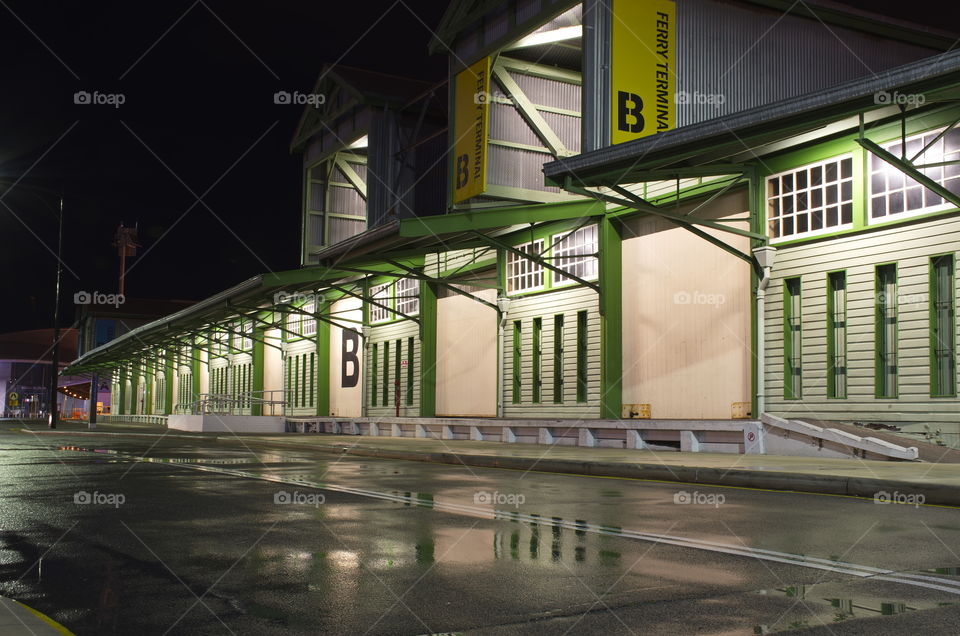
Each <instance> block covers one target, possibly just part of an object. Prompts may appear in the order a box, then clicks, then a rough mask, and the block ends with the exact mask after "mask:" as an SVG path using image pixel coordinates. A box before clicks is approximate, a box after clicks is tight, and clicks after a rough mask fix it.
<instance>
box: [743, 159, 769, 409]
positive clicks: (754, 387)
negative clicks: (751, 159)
mask: <svg viewBox="0 0 960 636" xmlns="http://www.w3.org/2000/svg"><path fill="white" fill-rule="evenodd" d="M747 177H748V178H749V182H748V194H747V197H748V202H747V205H748V206H749V207H750V231H751V232H757V233H763V232H764V228H763V216H762V210H763V209H764V205H765V202H764V192H763V187H762V185H761V184H762V182H761V179H762V177H761V176H760V170H759V168H757V167H756V166H749V167H748V169H747ZM762 245H763V242H762V241H758V240H756V239H751V241H750V246H751V247H760V246H762ZM759 288H760V277H759V276H757V272H756V270H755V269H754V268H753V267H751V268H750V290H751V291H752V292H753V293H752V294H751V295H750V417H753V418H759V417H760V412H759V411H760V399H759V395H758V388H759V386H760V384H759V377H760V365H761V364H762V363H763V362H762V361H761V360H760V359H759V356H758V355H757V354H758V352H759V350H760V338H763V337H764V336H763V334H761V333H760V323H759V316H758V315H757V293H758V291H759Z"/></svg>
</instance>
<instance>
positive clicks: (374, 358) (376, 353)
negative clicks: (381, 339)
mask: <svg viewBox="0 0 960 636" xmlns="http://www.w3.org/2000/svg"><path fill="white" fill-rule="evenodd" d="M370 361H371V362H372V363H373V364H371V365H370V405H371V406H376V405H377V395H378V393H377V379H378V378H379V377H380V371H379V369H378V367H379V365H380V345H379V344H378V343H376V342H374V343H373V355H371V356H370Z"/></svg>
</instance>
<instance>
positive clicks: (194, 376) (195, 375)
mask: <svg viewBox="0 0 960 636" xmlns="http://www.w3.org/2000/svg"><path fill="white" fill-rule="evenodd" d="M202 368H203V365H202V363H201V362H200V351H199V350H198V349H197V348H196V347H190V384H191V386H190V391H192V392H193V395H192V396H190V397H191V399H190V401H191V402H192V401H194V400H196V399H197V396H199V395H200V370H201V369H202Z"/></svg>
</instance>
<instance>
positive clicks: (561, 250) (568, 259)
mask: <svg viewBox="0 0 960 636" xmlns="http://www.w3.org/2000/svg"><path fill="white" fill-rule="evenodd" d="M557 238H558V237H554V240H557ZM553 265H554V266H555V267H559V268H560V269H562V270H564V271H565V272H567V273H569V274H573V275H574V276H577V277H578V278H582V279H585V280H589V279H591V278H596V277H597V226H596V225H588V226H587V227H582V228H580V229H578V230H576V231H574V232H570V233H569V234H567V235H566V236H564V237H563V238H562V239H560V240H559V241H558V242H557V243H556V245H554V247H553ZM553 282H554V284H555V285H559V284H565V283H570V282H573V279H571V278H570V277H568V276H564V275H563V274H561V273H559V272H554V274H553Z"/></svg>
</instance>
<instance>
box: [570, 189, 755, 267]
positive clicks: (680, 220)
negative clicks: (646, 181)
mask: <svg viewBox="0 0 960 636" xmlns="http://www.w3.org/2000/svg"><path fill="white" fill-rule="evenodd" d="M567 187H569V188H575V189H578V190H582V189H581V188H577V186H570V185H568V186H567ZM582 192H584V193H585V194H588V195H589V196H593V197H596V198H597V199H600V200H603V201H608V202H610V203H615V204H616V205H624V203H625V202H624V201H622V200H620V199H618V198H616V197H611V196H609V195H606V194H601V193H599V192H591V191H589V190H582ZM631 207H632V206H631ZM637 211H638V212H646V211H647V210H645V209H644V210H637ZM633 213H635V212H631V213H630V214H633ZM623 216H626V215H622V214H611V215H609V217H610V218H611V219H621V218H623ZM666 218H668V220H670V221H672V222H673V223H675V224H677V225H678V226H680V227H682V228H684V229H685V230H687V231H688V232H691V233H693V234H695V235H696V236H699V237H700V238H702V239H703V240H705V241H707V242H708V243H711V244H713V245H716V246H717V247H719V248H720V249H722V250H723V251H725V252H727V253H729V254H731V255H733V256H736V257H737V258H739V259H741V260H743V261H746V262H748V263H750V265H751V267H753V268H754V269H759V265H758V264H757V262H756V260H755V259H754V258H753V255H752V254H746V253H744V252H741V251H740V250H738V249H737V248H735V247H733V246H732V245H729V244H728V243H725V242H723V241H721V240H720V239H718V238H716V237H715V236H711V235H710V234H707V233H706V232H704V231H703V230H701V229H699V228H697V227H695V226H694V225H693V224H692V223H691V222H690V221H689V219H687V218H686V217H683V216H678V215H675V214H671V215H670V216H669V217H666ZM727 229H729V228H727ZM750 234H751V235H753V234H755V233H753V232H751V233H750ZM756 237H757V238H758V240H760V239H762V240H763V241H766V240H767V238H766V237H765V236H763V235H762V234H756Z"/></svg>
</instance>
